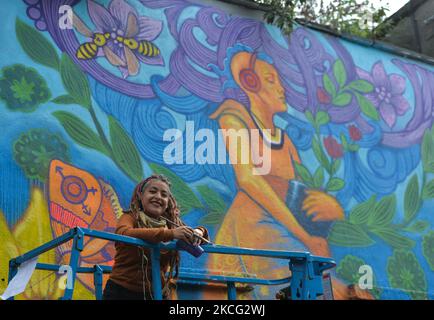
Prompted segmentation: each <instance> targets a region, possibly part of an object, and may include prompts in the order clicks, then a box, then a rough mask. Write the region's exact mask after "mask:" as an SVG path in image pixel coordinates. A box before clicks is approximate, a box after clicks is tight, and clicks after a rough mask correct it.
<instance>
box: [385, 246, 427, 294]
mask: <svg viewBox="0 0 434 320" xmlns="http://www.w3.org/2000/svg"><path fill="white" fill-rule="evenodd" d="M387 277H388V280H389V283H390V285H391V286H392V288H396V289H399V290H402V291H404V292H407V293H408V294H409V295H410V297H411V298H412V299H415V300H419V299H421V300H423V299H426V298H427V297H426V291H427V281H426V276H425V273H424V271H423V269H422V267H421V265H420V263H419V261H418V260H417V257H416V255H415V254H414V253H413V252H411V251H409V250H395V251H394V252H393V255H392V256H391V257H389V259H388V261H387Z"/></svg>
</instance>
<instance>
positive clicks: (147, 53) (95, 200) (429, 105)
mask: <svg viewBox="0 0 434 320" xmlns="http://www.w3.org/2000/svg"><path fill="white" fill-rule="evenodd" d="M6 6H7V9H8V10H6V11H5V15H7V18H8V19H7V20H6V21H8V22H9V23H10V25H9V28H10V29H9V30H8V32H7V33H6V31H4V32H3V33H2V35H1V37H2V40H4V42H5V45H6V47H7V48H9V49H8V50H5V51H4V52H2V53H0V55H1V59H0V61H1V73H0V99H1V100H0V108H1V109H0V112H1V117H0V119H1V120H0V125H1V126H2V128H3V131H4V134H3V135H2V137H0V146H1V150H2V152H1V154H0V167H1V175H2V177H1V179H0V186H1V187H0V199H1V200H0V211H1V214H0V234H1V240H2V241H1V244H0V256H1V257H2V259H1V260H0V277H1V279H2V281H1V282H0V290H4V288H5V287H6V282H5V281H4V280H3V279H7V261H8V260H9V259H10V258H11V257H15V256H17V255H18V254H21V253H23V252H26V251H28V250H30V249H32V248H34V247H36V246H38V245H40V244H42V243H44V242H46V241H49V240H51V239H53V238H54V237H57V236H59V235H61V234H63V233H64V232H66V231H67V230H68V229H69V228H71V227H74V226H84V227H89V228H93V229H98V230H104V231H108V232H113V231H114V228H115V225H116V219H117V218H118V217H119V216H120V215H121V214H122V207H124V208H126V206H127V205H128V203H129V199H130V193H131V191H132V190H133V187H134V185H135V184H136V183H137V182H138V181H140V180H141V179H142V178H144V177H145V176H147V175H149V174H151V173H152V172H157V173H163V174H165V175H167V176H168V177H169V179H170V180H171V181H172V184H173V188H172V189H173V192H174V194H175V197H176V198H177V200H178V201H179V203H180V205H181V208H182V215H183V219H184V221H185V222H187V223H188V224H191V225H197V224H204V225H206V226H207V227H208V228H209V230H210V232H211V236H212V238H213V239H214V240H215V243H217V244H224V245H233V246H242V247H252V248H265V249H277V250H303V251H304V250H309V251H311V252H312V253H314V254H317V255H322V256H331V257H333V258H334V259H335V260H336V261H337V264H338V265H337V268H336V269H335V270H334V271H333V274H332V279H333V280H332V282H333V288H334V296H335V298H338V299H345V298H348V297H349V289H348V288H349V286H350V285H351V284H358V282H359V280H360V277H361V276H362V273H360V267H363V266H369V267H370V268H372V270H373V274H374V283H373V288H372V289H370V290H369V291H368V295H369V296H370V297H372V298H375V299H390V298H394V299H427V298H432V297H433V291H434V273H433V271H434V252H433V248H434V229H433V225H432V224H433V222H434V220H433V218H432V216H431V215H430V209H431V208H432V204H433V202H432V199H433V198H434V180H433V179H432V178H433V176H432V175H433V173H434V129H433V128H432V122H433V121H432V119H433V116H432V115H433V102H434V98H433V94H434V85H433V84H434V73H433V71H434V68H433V67H431V66H428V65H424V64H422V63H416V62H414V61H411V60H408V59H404V58H398V57H396V56H392V55H390V54H386V53H384V52H380V51H378V50H376V49H373V48H365V47H362V46H359V45H355V44H352V43H349V42H346V41H344V40H342V39H338V38H335V37H332V36H329V35H324V34H321V33H319V32H316V31H313V30H310V29H307V28H303V27H296V28H295V30H294V32H293V34H292V36H291V39H290V40H289V39H288V38H286V37H284V36H282V34H281V33H280V31H279V30H278V29H276V28H274V27H272V26H269V25H266V24H264V23H262V22H260V21H257V20H252V19H248V18H241V17H238V16H236V15H230V14H229V13H227V12H224V11H222V10H220V9H217V8H213V7H206V6H201V5H198V4H197V3H193V2H190V1H186V0H159V1H152V0H141V1H133V0H112V1H90V0H89V1H73V0H70V1H67V0H52V1H48V0H25V1H23V2H17V3H8V4H7V5H6ZM69 8H70V9H71V11H69ZM9 50H10V51H9ZM13 52H15V54H11V53H13ZM170 129H178V130H179V135H178V136H177V138H176V139H175V137H172V140H171V141H168V139H166V138H165V135H167V131H168V130H170ZM205 129H206V131H204V130H205ZM222 129H227V130H229V129H235V130H240V129H248V130H253V129H255V130H258V131H259V140H260V142H261V144H262V145H264V146H265V147H264V148H267V149H266V150H264V153H269V154H270V159H271V167H270V170H269V172H266V173H265V174H262V175H257V174H254V173H253V172H254V170H253V169H255V168H256V169H257V167H258V166H257V165H256V164H257V163H256V162H255V161H248V162H247V163H237V161H236V160H237V158H238V157H239V156H240V151H239V150H238V149H230V148H228V149H227V151H228V152H227V154H225V155H224V156H225V157H226V159H225V160H227V161H225V162H223V163H222V162H219V163H216V158H217V156H216V155H217V154H218V151H219V150H218V149H219V144H218V142H220V141H221V140H222V137H221V130H222ZM266 129H270V130H269V131H268V130H266ZM201 130H202V131H201ZM235 130H233V131H229V132H231V133H230V134H229V138H234V139H235V140H236V139H237V136H236V131H235ZM250 132H253V131H250ZM231 134H232V135H233V136H231ZM168 148H170V149H168ZM168 150H170V152H168ZM172 151H173V152H174V154H175V157H173V152H172ZM178 152H180V153H178ZM168 158H170V159H172V160H173V159H175V160H174V161H172V162H171V163H168V161H167V160H168ZM219 159H220V158H219ZM69 252H70V247H68V245H67V244H66V245H62V246H61V247H59V248H58V249H57V250H56V251H52V252H49V253H46V254H44V255H42V256H41V257H40V259H39V261H40V262H46V263H66V262H68V260H69ZM113 257H114V247H113V244H111V243H107V242H106V241H102V240H90V241H88V243H86V249H85V251H84V252H83V254H82V257H81V264H82V265H84V266H92V265H94V264H96V263H99V264H106V265H111V264H112V263H113ZM182 267H184V268H195V269H196V270H197V269H199V270H204V269H207V270H210V271H212V272H219V273H223V274H236V275H239V276H240V275H241V276H242V275H245V274H254V275H256V276H258V277H260V278H274V279H276V278H283V277H286V276H288V267H287V264H286V263H285V262H284V261H274V260H270V259H262V258H261V259H258V258H252V257H238V256H219V255H204V256H202V257H200V258H199V259H194V258H192V257H191V256H188V255H186V254H183V255H182ZM58 281H59V278H58V275H56V274H55V273H49V272H45V271H36V272H35V275H34V276H33V277H32V280H31V283H30V286H29V288H28V289H27V290H26V292H25V293H24V294H23V295H21V296H20V298H23V299H36V298H39V299H41V298H42V299H45V298H49V299H51V298H53V299H55V298H57V297H59V296H60V295H61V294H62V291H61V290H60V289H59V286H58V285H57V283H58ZM238 289H239V291H238V298H241V299H258V298H273V297H274V294H275V292H276V291H277V290H278V288H276V287H266V286H257V287H256V286H255V287H251V286H240V287H239V288H238ZM92 294H93V279H92V277H90V276H85V275H79V277H78V281H77V287H76V290H75V295H74V297H75V298H82V299H86V298H92ZM224 295H225V291H224V288H218V287H217V288H212V289H204V290H202V291H199V290H198V291H197V292H193V293H192V292H185V293H183V292H180V297H181V298H183V297H184V298H191V299H197V298H223V297H224Z"/></svg>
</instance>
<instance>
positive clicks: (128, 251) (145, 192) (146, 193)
mask: <svg viewBox="0 0 434 320" xmlns="http://www.w3.org/2000/svg"><path fill="white" fill-rule="evenodd" d="M179 213H180V210H179V208H178V206H177V203H176V200H175V198H174V197H173V195H172V193H171V191H170V182H169V180H168V179H167V178H166V177H164V176H162V175H152V176H150V177H148V178H147V179H145V180H143V181H142V182H140V183H139V184H138V185H137V186H136V188H135V189H134V193H133V196H132V199H131V203H130V208H129V210H128V211H125V212H124V214H123V215H122V216H121V218H120V219H119V221H118V224H117V227H116V231H115V233H116V234H119V235H124V236H130V237H135V238H139V239H142V240H144V241H147V242H151V243H158V242H166V241H171V240H174V239H179V240H183V241H185V242H187V243H188V244H190V245H194V246H197V245H199V244H201V243H202V242H205V241H204V240H205V239H208V231H207V229H206V228H204V227H198V228H196V229H193V228H191V227H188V226H186V225H185V224H184V223H183V222H182V221H181V219H180V218H179ZM168 222H169V223H168ZM170 222H173V223H170ZM201 238H204V240H202V239H201ZM115 248H116V255H115V262H114V265H113V271H112V273H111V275H110V279H109V280H108V281H107V284H106V287H105V289H104V295H103V299H104V300H143V299H145V300H148V299H153V294H152V273H151V270H152V269H151V259H150V250H149V249H145V248H143V247H137V246H132V245H128V244H124V243H118V242H116V243H115ZM179 263H180V257H179V253H178V252H177V251H161V257H160V274H161V284H162V288H163V299H170V298H171V294H173V293H174V292H173V289H174V288H175V287H176V286H175V283H174V278H176V277H177V274H178V268H179Z"/></svg>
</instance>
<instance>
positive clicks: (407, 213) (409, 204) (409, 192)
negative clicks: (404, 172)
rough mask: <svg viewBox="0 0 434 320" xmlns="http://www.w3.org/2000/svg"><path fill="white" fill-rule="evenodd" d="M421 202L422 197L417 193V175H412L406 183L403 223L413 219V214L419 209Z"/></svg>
mask: <svg viewBox="0 0 434 320" xmlns="http://www.w3.org/2000/svg"><path fill="white" fill-rule="evenodd" d="M421 204H422V199H421V197H420V195H419V182H418V179H417V175H413V177H411V179H410V182H409V183H408V185H407V189H406V190H405V195H404V223H408V222H410V221H412V220H413V218H414V216H415V215H416V214H417V212H418V211H419V209H420V206H421Z"/></svg>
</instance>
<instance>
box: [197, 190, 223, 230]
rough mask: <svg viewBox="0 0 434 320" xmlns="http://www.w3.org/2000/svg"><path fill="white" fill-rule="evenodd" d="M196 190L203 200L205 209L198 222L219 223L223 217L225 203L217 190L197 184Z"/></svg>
mask: <svg viewBox="0 0 434 320" xmlns="http://www.w3.org/2000/svg"><path fill="white" fill-rule="evenodd" d="M197 190H198V191H199V193H200V195H201V196H202V198H203V199H204V201H205V204H206V208H205V209H206V211H207V214H206V215H205V216H203V217H202V219H201V220H200V222H201V223H203V224H207V225H220V224H221V222H222V221H223V219H224V217H225V213H226V209H227V206H226V203H225V202H224V200H223V199H222V197H221V196H220V195H219V194H218V193H217V192H215V191H214V190H212V189H210V188H209V187H207V186H199V187H197Z"/></svg>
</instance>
